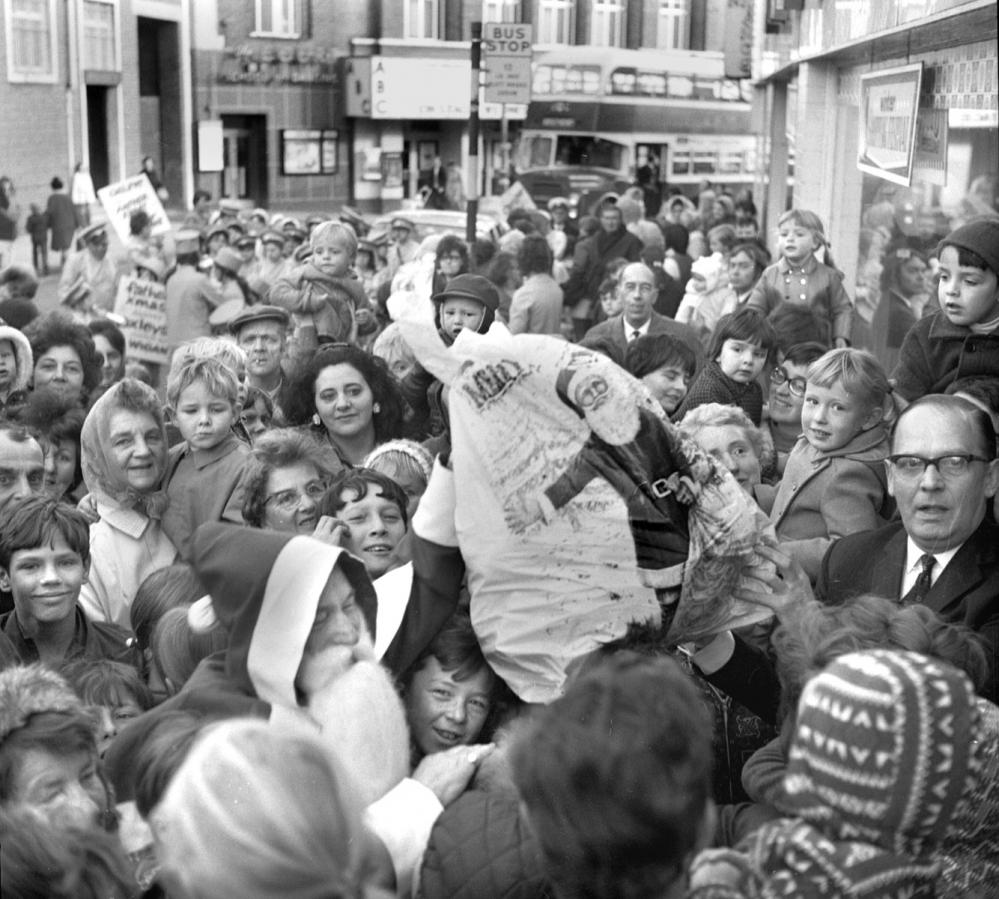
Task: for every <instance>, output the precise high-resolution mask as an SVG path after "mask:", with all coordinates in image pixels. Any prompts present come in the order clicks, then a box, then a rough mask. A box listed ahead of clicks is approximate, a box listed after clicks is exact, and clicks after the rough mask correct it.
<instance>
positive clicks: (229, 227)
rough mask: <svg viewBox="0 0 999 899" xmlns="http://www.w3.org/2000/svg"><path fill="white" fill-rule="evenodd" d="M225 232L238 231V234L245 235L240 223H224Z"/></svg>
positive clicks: (244, 229)
mask: <svg viewBox="0 0 999 899" xmlns="http://www.w3.org/2000/svg"><path fill="white" fill-rule="evenodd" d="M225 227H226V231H238V232H239V233H240V234H245V233H246V228H244V227H243V223H242V222H226V223H225Z"/></svg>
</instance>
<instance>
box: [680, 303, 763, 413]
mask: <svg viewBox="0 0 999 899" xmlns="http://www.w3.org/2000/svg"><path fill="white" fill-rule="evenodd" d="M776 349H777V335H776V334H775V333H774V329H773V328H772V327H771V326H770V323H769V322H768V321H767V320H766V318H765V317H764V316H763V315H762V314H761V313H760V312H758V311H757V310H755V309H749V308H742V309H739V310H737V311H735V312H733V313H731V314H730V315H726V316H724V317H723V318H722V319H721V320H720V321H719V322H718V327H717V328H716V329H715V332H714V334H712V335H711V343H710V344H709V346H708V356H709V357H710V359H711V361H710V362H709V363H707V365H705V366H704V368H702V369H701V372H700V374H699V375H698V376H697V377H696V378H695V379H694V383H693V384H691V385H690V390H689V391H688V393H687V396H686V397H685V398H684V400H683V402H682V403H681V404H680V406H679V408H678V409H677V410H676V412H675V414H674V416H673V417H674V418H675V419H676V420H677V421H679V420H680V419H681V418H683V416H684V415H686V414H687V412H689V411H690V410H691V409H696V408H697V407H698V406H701V405H703V404H704V403H721V404H722V405H724V406H739V407H740V408H741V409H742V410H743V411H744V412H745V413H746V414H747V415H748V416H749V418H750V420H751V421H752V422H753V424H754V425H756V426H757V427H759V425H760V422H761V421H762V419H763V389H762V388H761V387H760V384H759V381H758V380H757V378H759V376H760V372H762V371H763V366H764V365H766V363H767V362H768V361H769V360H770V359H771V358H772V357H773V355H774V352H775V351H776Z"/></svg>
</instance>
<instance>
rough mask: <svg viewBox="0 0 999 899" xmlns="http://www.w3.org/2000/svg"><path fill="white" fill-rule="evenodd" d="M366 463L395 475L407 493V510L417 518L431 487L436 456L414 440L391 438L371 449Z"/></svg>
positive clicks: (366, 466) (411, 517) (372, 467)
mask: <svg viewBox="0 0 999 899" xmlns="http://www.w3.org/2000/svg"><path fill="white" fill-rule="evenodd" d="M364 467H365V468H370V469H371V470H372V471H380V472H381V473H382V474H384V475H388V477H390V478H392V480H393V481H395V482H396V483H397V484H398V485H399V486H400V487H402V491H403V493H405V494H406V498H407V500H408V502H407V504H406V514H407V515H408V516H409V520H410V521H412V520H413V516H414V515H415V514H416V510H417V508H418V507H419V505H420V499H421V497H422V496H423V494H424V493H425V492H426V490H427V484H428V483H429V482H430V473H431V471H432V470H433V467H434V459H433V456H431V455H430V453H429V452H428V451H427V450H426V449H424V448H423V447H422V446H421V445H420V444H419V443H416V441H414V440H389V441H388V442H387V443H383V444H382V445H381V446H379V447H377V448H376V449H374V450H372V451H371V452H370V453H368V457H367V458H366V459H365V460H364Z"/></svg>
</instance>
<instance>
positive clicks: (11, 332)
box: [0, 324, 34, 393]
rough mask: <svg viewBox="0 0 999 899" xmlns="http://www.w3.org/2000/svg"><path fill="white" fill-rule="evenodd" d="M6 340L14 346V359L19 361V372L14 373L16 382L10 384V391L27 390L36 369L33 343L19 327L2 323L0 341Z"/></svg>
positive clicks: (0, 325)
mask: <svg viewBox="0 0 999 899" xmlns="http://www.w3.org/2000/svg"><path fill="white" fill-rule="evenodd" d="M4 340H7V341H10V345H11V346H12V347H13V348H14V359H15V362H16V363H17V373H16V374H15V375H14V382H13V383H12V384H11V385H10V390H9V391H8V392H9V393H14V392H16V391H18V390H27V389H28V385H29V384H30V383H31V374H32V372H33V371H34V361H33V359H32V356H31V344H30V343H28V338H27V337H25V336H24V334H22V333H21V332H20V331H18V330H17V328H12V327H11V326H10V325H2V324H0V342H2V341H4Z"/></svg>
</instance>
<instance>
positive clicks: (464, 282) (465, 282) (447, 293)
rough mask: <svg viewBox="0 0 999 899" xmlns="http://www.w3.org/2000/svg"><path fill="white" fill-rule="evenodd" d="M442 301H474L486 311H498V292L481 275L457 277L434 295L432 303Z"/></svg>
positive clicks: (490, 282)
mask: <svg viewBox="0 0 999 899" xmlns="http://www.w3.org/2000/svg"><path fill="white" fill-rule="evenodd" d="M444 300H474V301H475V302H476V303H481V304H482V305H483V306H485V307H486V308H487V309H491V310H492V311H493V312H495V311H496V310H497V309H499V302H500V300H499V291H497V290H496V287H495V285H494V284H493V283H492V281H489V280H488V279H486V278H483V277H482V275H458V276H457V277H455V278H452V279H451V280H450V281H448V282H447V286H446V287H445V288H444V289H443V290H442V291H441V292H440V293H435V294H434V296H433V301H434V302H435V303H442V302H444Z"/></svg>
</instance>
